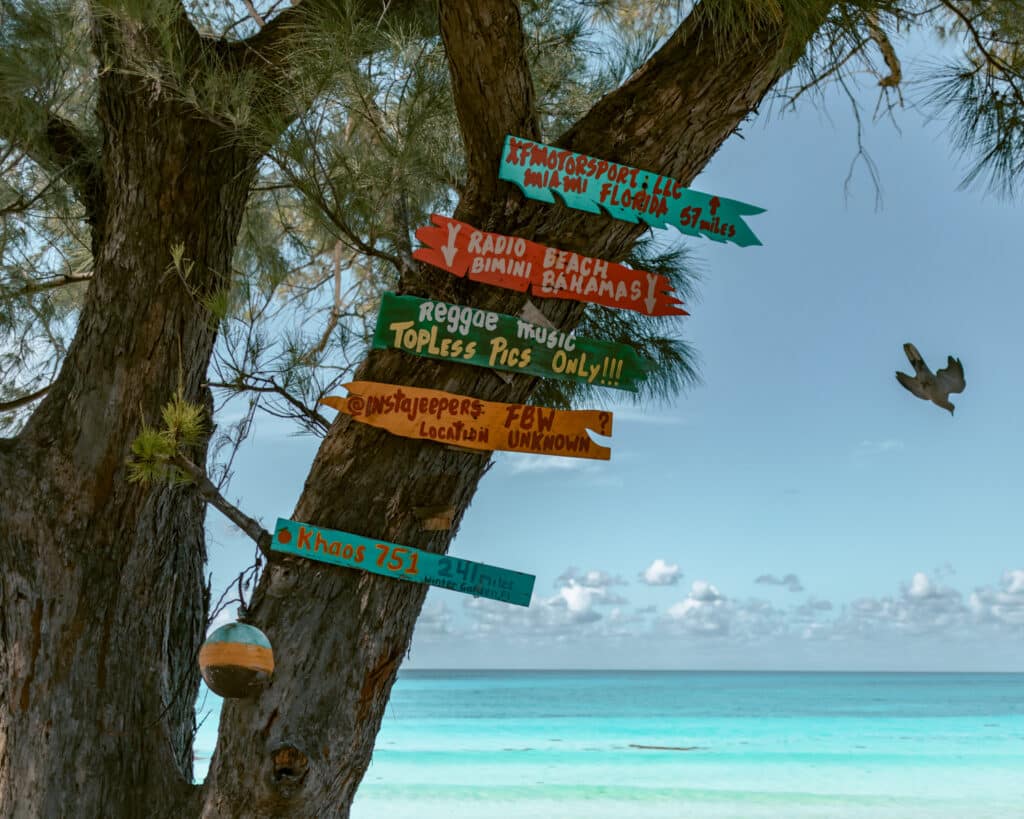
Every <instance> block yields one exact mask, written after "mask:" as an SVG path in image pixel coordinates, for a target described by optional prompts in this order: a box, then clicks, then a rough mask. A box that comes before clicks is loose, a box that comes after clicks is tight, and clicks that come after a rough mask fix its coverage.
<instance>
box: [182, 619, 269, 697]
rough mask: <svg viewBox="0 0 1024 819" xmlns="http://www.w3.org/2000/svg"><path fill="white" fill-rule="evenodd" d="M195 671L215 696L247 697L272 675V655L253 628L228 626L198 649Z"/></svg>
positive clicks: (214, 634)
mask: <svg viewBox="0 0 1024 819" xmlns="http://www.w3.org/2000/svg"><path fill="white" fill-rule="evenodd" d="M199 670H200V672H201V673H202V675H203V679H204V680H205V681H206V684H207V685H208V686H209V687H210V690H211V691H213V692H214V693H215V694H220V695H221V696H222V697H232V698H238V697H251V696H253V695H254V694H257V693H259V691H260V690H261V689H262V688H263V685H264V684H265V683H266V682H267V680H269V679H270V675H271V674H272V673H273V672H274V652H273V649H272V648H271V647H270V640H268V639H267V635H265V634H264V633H263V632H262V631H260V630H259V629H258V628H256V627H255V626H250V625H246V624H245V623H228V624H227V625H226V626H221V627H220V628H219V629H217V630H216V631H215V632H213V634H211V635H210V636H209V637H207V638H206V642H205V643H203V647H202V648H200V649H199Z"/></svg>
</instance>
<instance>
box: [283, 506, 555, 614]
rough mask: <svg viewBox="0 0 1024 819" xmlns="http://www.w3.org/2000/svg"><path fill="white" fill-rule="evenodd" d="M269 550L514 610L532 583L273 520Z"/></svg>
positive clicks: (493, 569) (529, 578)
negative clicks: (482, 599) (506, 605)
mask: <svg viewBox="0 0 1024 819" xmlns="http://www.w3.org/2000/svg"><path fill="white" fill-rule="evenodd" d="M270 548H271V549H272V550H273V551H275V552H283V553H285V554H289V555H297V556H298V557H307V558H309V559H311V560H319V561H321V562H323V563H332V564H333V565H335V566H347V567H348V568H350V569H362V570H363V571H367V572H373V573H374V574H382V575H385V576H386V577H393V578H396V579H398V580H408V581H410V582H412V583H429V584H430V585H431V586H439V587H440V588H443V589H451V590H452V591H457V592H462V593H463V594H472V595H473V596H474V597H489V598H490V599H492V600H501V601H502V602H505V603H512V604H514V605H516V606H529V605H530V596H531V595H532V594H533V583H534V581H535V580H536V578H535V577H534V576H533V575H532V574H524V573H523V572H513V571H511V570H509V569H500V568H498V567H497V566H488V565H487V564H486V563H476V562H474V561H472V560H462V559H461V558H458V557H448V556H447V555H436V554H434V553H433V552H424V551H423V550H422V549H414V548H413V547H411V546H399V545H398V544H395V543H388V542H387V541H384V540H373V539H372V538H367V537H363V536H362V535H352V534H349V533H348V532H339V531H336V530H334V529H323V528H321V527H319V526H310V525H309V524H308V523H296V522H295V521H294V520H286V519H285V518H278V519H277V526H276V527H275V528H274V542H273V544H272V545H271V547H270Z"/></svg>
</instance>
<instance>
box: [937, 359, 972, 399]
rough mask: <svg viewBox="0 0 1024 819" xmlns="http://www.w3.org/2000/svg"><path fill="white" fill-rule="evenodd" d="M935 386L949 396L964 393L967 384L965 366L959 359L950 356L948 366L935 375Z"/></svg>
mask: <svg viewBox="0 0 1024 819" xmlns="http://www.w3.org/2000/svg"><path fill="white" fill-rule="evenodd" d="M935 386H936V387H937V388H938V389H939V390H941V391H942V392H944V393H946V394H947V395H948V394H949V393H951V392H963V391H964V387H966V386H967V382H966V381H964V365H963V364H961V363H960V359H959V358H953V356H949V358H948V360H947V363H946V366H945V367H943V368H942V369H941V370H939V371H938V372H937V373H935Z"/></svg>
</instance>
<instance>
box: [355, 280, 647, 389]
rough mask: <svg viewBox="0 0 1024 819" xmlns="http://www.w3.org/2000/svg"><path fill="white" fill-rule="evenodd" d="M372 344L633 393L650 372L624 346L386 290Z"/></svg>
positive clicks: (500, 314) (488, 312)
mask: <svg viewBox="0 0 1024 819" xmlns="http://www.w3.org/2000/svg"><path fill="white" fill-rule="evenodd" d="M373 346H374V348H375V349H383V348H387V347H393V348H395V349H396V350H405V351H406V352H410V353H413V354H415V355H421V356H426V357H427V358H439V359H442V360H445V361H459V362H462V363H463V364H474V365H476V366H478V367H491V368H492V369H496V370H506V371H508V372H513V373H529V374H530V375H539V376H543V377H545V378H559V379H562V380H567V381H580V382H583V383H587V384H599V385H601V386H604V387H614V388H616V389H620V390H630V391H632V392H636V391H637V383H638V382H639V381H640V380H641V379H643V378H645V377H646V376H647V370H648V367H649V364H648V363H647V362H646V361H645V360H644V359H642V358H641V357H640V356H639V355H637V353H636V350H634V349H633V348H632V347H630V346H628V345H626V344H612V343H609V342H605V341H595V340H594V339H590V338H577V337H576V336H574V335H573V334H572V333H566V332H565V331H563V330H554V329H550V328H548V327H541V326H540V325H538V324H531V323H530V322H528V321H523V320H522V319H517V318H515V317H514V316H506V315H504V314H502V313H493V312H491V311H489V310H480V309H477V308H475V307H462V306H460V305H457V304H448V303H446V302H443V301H429V300H427V299H420V298H417V297H416V296H396V295H395V294H394V293H385V294H384V298H383V299H382V301H381V305H380V315H379V316H378V317H377V328H376V331H375V332H374V335H373Z"/></svg>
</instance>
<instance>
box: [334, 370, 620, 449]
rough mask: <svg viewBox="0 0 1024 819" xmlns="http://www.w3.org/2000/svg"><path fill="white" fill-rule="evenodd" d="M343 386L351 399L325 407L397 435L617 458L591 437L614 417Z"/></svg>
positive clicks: (385, 387) (607, 429) (370, 385)
mask: <svg viewBox="0 0 1024 819" xmlns="http://www.w3.org/2000/svg"><path fill="white" fill-rule="evenodd" d="M343 386H344V387H345V389H346V390H348V397H347V398H338V397H336V396H333V395H331V396H328V397H327V398H323V399H321V401H320V403H321V404H327V406H329V407H334V409H336V410H338V411H339V412H344V413H347V414H349V415H351V416H352V417H353V418H355V419H356V420H357V421H362V422H363V423H364V424H370V425H371V426H375V427H380V428H381V429H386V430H387V431H388V432H390V433H392V434H393V435H401V436H403V437H405V438H421V439H425V440H429V441H438V442H440V443H444V444H454V445H456V446H462V447H467V448H469V449H482V450H495V449H503V450H507V451H510V452H536V453H538V454H541V455H566V456H568V457H570V458H593V459H595V460H600V461H607V460H608V459H609V458H610V457H611V454H612V451H611V450H610V449H609V448H608V447H606V446H600V445H599V444H596V443H594V441H593V440H591V438H590V436H589V435H588V434H587V430H588V429H592V430H594V432H596V433H598V434H600V435H611V434H612V414H611V413H610V412H598V411H596V410H576V411H569V410H556V409H547V408H545V407H531V406H527V405H524V404H503V403H500V402H498V401H481V400H480V399H479V398H469V397H468V396H465V395H454V394H453V393H450V392H441V391H440V390H425V389H419V388H417V387H397V386H394V385H393V384H380V383H378V382H375V381H353V382H352V383H351V384H344V385H343Z"/></svg>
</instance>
